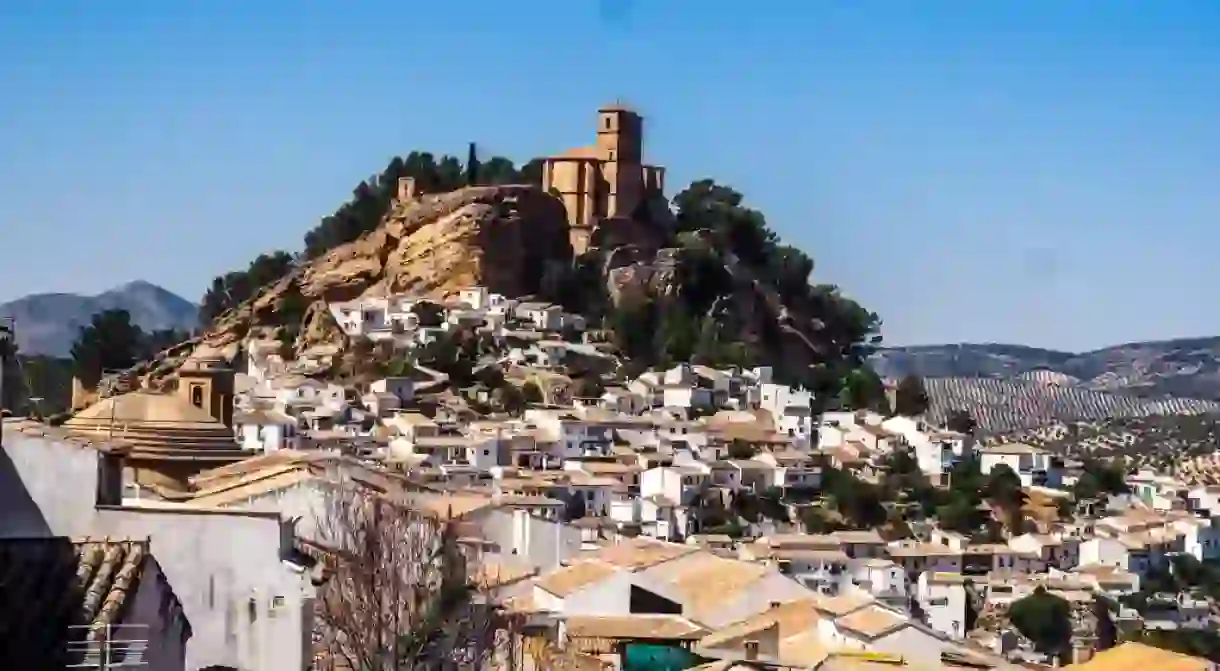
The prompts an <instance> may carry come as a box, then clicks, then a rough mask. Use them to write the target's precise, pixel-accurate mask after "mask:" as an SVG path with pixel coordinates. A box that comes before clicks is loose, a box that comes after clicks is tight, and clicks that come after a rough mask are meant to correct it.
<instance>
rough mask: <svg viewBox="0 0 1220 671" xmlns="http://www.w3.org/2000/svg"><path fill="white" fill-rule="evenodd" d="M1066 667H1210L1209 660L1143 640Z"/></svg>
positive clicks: (1178, 670) (1122, 670) (1187, 670)
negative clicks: (1158, 646) (1159, 646)
mask: <svg viewBox="0 0 1220 671" xmlns="http://www.w3.org/2000/svg"><path fill="white" fill-rule="evenodd" d="M1067 668H1069V669H1075V670H1077V671H1140V670H1142V669H1157V671H1205V670H1207V669H1210V668H1212V664H1211V663H1210V662H1208V661H1207V660H1206V659H1203V658H1201V657H1191V656H1190V655H1183V654H1181V653H1177V652H1170V651H1169V650H1162V649H1160V648H1154V647H1152V646H1148V645H1143V644H1142V643H1122V644H1120V645H1118V646H1116V647H1113V648H1110V649H1109V650H1103V651H1101V652H1099V653H1097V654H1096V655H1094V656H1093V658H1092V659H1090V660H1089V661H1087V662H1084V663H1083V664H1072V665H1071V666H1069V667H1067Z"/></svg>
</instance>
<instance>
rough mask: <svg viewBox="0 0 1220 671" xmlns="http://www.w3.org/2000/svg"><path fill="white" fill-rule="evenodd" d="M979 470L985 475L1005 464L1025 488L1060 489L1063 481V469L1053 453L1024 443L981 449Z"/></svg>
mask: <svg viewBox="0 0 1220 671" xmlns="http://www.w3.org/2000/svg"><path fill="white" fill-rule="evenodd" d="M978 453H979V470H980V471H981V472H982V473H983V475H988V474H990V473H991V471H992V469H994V468H996V467H997V466H999V465H1001V464H1003V465H1005V466H1008V467H1009V468H1010V469H1012V471H1013V473H1016V474H1017V477H1019V478H1020V479H1021V485H1022V486H1023V487H1033V486H1039V487H1052V488H1055V487H1058V486H1059V484H1060V482H1061V481H1062V479H1063V473H1062V472H1061V469H1060V468H1059V467H1058V466H1057V465H1056V464H1055V463H1054V460H1053V459H1052V458H1051V453H1050V452H1047V451H1046V450H1043V449H1041V448H1037V447H1034V446H1032V445H1026V444H1024V443H1009V444H1006V445H995V446H990V447H983V448H980V449H979V451H978Z"/></svg>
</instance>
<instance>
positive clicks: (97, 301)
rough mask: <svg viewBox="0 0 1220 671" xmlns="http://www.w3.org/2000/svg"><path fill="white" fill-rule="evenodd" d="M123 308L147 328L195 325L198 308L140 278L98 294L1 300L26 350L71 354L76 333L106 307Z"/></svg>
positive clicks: (1, 310) (4, 313)
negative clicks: (13, 321)
mask: <svg viewBox="0 0 1220 671" xmlns="http://www.w3.org/2000/svg"><path fill="white" fill-rule="evenodd" d="M111 309H123V310H127V311H128V312H129V313H131V318H132V321H134V322H135V323H137V324H139V325H140V327H141V328H143V329H144V330H145V331H152V330H160V329H170V328H174V329H188V330H190V329H194V328H195V327H196V326H197V324H198V314H199V306H198V305H195V304H194V303H192V302H190V301H188V300H186V299H185V298H182V297H181V296H178V295H176V294H173V293H171V292H169V291H166V290H165V289H162V288H161V287H159V286H156V285H155V284H150V283H148V282H144V281H135V282H130V283H128V284H124V285H123V286H120V287H116V288H114V289H110V290H109V291H105V292H103V293H100V294H98V295H96V296H80V295H77V294H31V295H29V296H25V297H23V298H18V299H17V300H14V301H10V302H8V303H0V318H3V317H9V318H12V319H14V320H15V323H16V328H17V343H18V346H19V347H20V350H21V352H22V353H23V354H49V355H52V356H67V355H68V353H69V351H70V350H71V348H72V343H73V341H75V340H76V334H77V331H78V330H79V329H80V327H81V326H84V325H86V324H88V323H89V320H90V319H91V318H92V317H93V315H95V314H97V313H98V312H101V311H103V310H111Z"/></svg>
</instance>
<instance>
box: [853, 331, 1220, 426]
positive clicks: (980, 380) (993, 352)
mask: <svg viewBox="0 0 1220 671" xmlns="http://www.w3.org/2000/svg"><path fill="white" fill-rule="evenodd" d="M872 365H873V368H874V370H876V371H877V373H878V374H879V375H881V376H882V377H885V378H891V379H898V378H902V377H904V376H906V375H911V374H914V375H918V376H920V377H923V378H925V380H926V381H927V382H926V386H927V389H928V396H929V399H930V401H931V406H932V408H931V414H932V416H933V418H934V419H935V418H937V417H943V415H944V414H945V413H947V412H948V411H950V410H953V409H956V408H967V409H971V411H972V412H973V413H974V414H975V415H976V417H975V419H976V420H978V421H979V423H980V425H981V427H982V428H984V429H986V430H989V431H1008V430H1013V429H1017V428H1025V427H1030V426H1037V425H1039V424H1045V423H1048V422H1052V421H1091V420H1099V419H1104V418H1108V417H1139V416H1146V415H1152V414H1178V413H1200V412H1208V413H1211V412H1217V411H1220V404H1218V403H1215V401H1220V337H1210V338H1189V339H1180V340H1163V341H1154V342H1140V343H1128V344H1125V345H1116V346H1114V347H1107V348H1104V349H1099V350H1095V351H1092V352H1083V353H1073V352H1062V351H1057V350H1048V349H1039V348H1035V347H1024V346H1021V345H1000V344H957V345H922V346H917V347H895V348H887V349H884V350H882V351H880V352H878V353H877V354H876V355H874V357H873V359H872Z"/></svg>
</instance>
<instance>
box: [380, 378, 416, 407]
mask: <svg viewBox="0 0 1220 671" xmlns="http://www.w3.org/2000/svg"><path fill="white" fill-rule="evenodd" d="M369 391H371V392H373V393H374V394H390V395H392V396H394V397H395V398H397V399H398V400H399V402H401V403H407V402H409V401H411V400H412V399H414V398H415V381H414V380H412V379H411V378H409V377H384V378H381V379H380V380H374V381H373V382H372V383H371V384H369Z"/></svg>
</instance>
